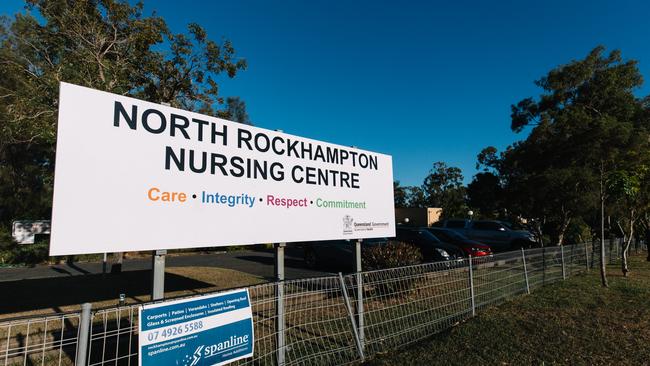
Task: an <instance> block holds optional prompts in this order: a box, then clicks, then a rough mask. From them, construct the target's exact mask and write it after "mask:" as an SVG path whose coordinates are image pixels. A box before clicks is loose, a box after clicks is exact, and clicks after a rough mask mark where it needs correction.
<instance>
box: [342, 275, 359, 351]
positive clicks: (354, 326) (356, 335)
mask: <svg viewBox="0 0 650 366" xmlns="http://www.w3.org/2000/svg"><path fill="white" fill-rule="evenodd" d="M339 283H340V284H341V292H343V299H344V300H345V306H346V307H347V308H348V315H349V316H350V323H351V324H352V334H353V335H354V342H355V343H356V345H357V351H358V352H359V357H360V358H361V361H362V362H363V360H364V359H365V356H364V355H363V347H362V346H361V340H360V339H359V333H358V332H357V322H356V321H355V320H354V313H353V312H352V306H351V305H350V298H349V297H348V290H347V287H345V281H343V275H342V274H341V272H339Z"/></svg>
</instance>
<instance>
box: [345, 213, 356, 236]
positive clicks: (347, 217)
mask: <svg viewBox="0 0 650 366" xmlns="http://www.w3.org/2000/svg"><path fill="white" fill-rule="evenodd" d="M353 223H354V219H353V218H352V216H350V215H345V216H343V234H352V224H353Z"/></svg>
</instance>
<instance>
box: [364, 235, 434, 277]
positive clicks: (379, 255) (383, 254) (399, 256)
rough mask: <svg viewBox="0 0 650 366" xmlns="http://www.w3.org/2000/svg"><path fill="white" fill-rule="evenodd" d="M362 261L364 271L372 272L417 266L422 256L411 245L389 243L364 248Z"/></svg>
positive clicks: (395, 242)
mask: <svg viewBox="0 0 650 366" xmlns="http://www.w3.org/2000/svg"><path fill="white" fill-rule="evenodd" d="M362 261H363V262H362V264H363V268H364V270H368V271H372V270H377V269H385V268H394V267H402V266H410V265H414V264H418V263H420V262H421V261H422V254H421V253H420V249H419V248H417V247H416V246H413V245H411V244H407V243H402V242H397V241H389V242H388V243H386V244H381V245H373V246H368V247H364V250H363V253H362Z"/></svg>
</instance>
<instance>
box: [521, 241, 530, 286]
mask: <svg viewBox="0 0 650 366" xmlns="http://www.w3.org/2000/svg"><path fill="white" fill-rule="evenodd" d="M521 260H522V261H523V262H524V278H525V279H526V293H527V294H529V295H530V284H529V283H528V271H527V270H526V254H525V252H524V248H521Z"/></svg>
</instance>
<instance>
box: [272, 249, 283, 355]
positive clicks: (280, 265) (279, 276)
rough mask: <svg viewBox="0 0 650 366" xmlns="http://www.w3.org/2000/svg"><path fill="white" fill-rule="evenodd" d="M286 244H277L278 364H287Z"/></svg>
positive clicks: (276, 327)
mask: <svg viewBox="0 0 650 366" xmlns="http://www.w3.org/2000/svg"><path fill="white" fill-rule="evenodd" d="M285 246H286V243H277V244H275V280H276V281H277V282H276V295H277V298H276V303H275V311H276V314H275V315H276V318H275V329H276V331H277V364H278V366H284V364H285V352H286V347H285V337H284V336H285V334H284V332H285V324H284V247H285Z"/></svg>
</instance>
